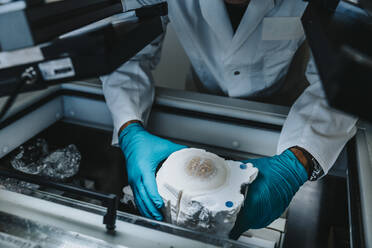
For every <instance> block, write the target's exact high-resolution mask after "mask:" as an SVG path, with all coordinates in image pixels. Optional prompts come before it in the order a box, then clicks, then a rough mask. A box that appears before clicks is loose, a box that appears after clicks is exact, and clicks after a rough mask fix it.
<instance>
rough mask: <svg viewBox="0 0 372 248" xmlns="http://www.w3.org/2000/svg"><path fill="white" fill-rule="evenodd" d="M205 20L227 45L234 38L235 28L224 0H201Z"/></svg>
mask: <svg viewBox="0 0 372 248" xmlns="http://www.w3.org/2000/svg"><path fill="white" fill-rule="evenodd" d="M199 2H200V9H201V12H202V15H203V17H204V19H205V21H206V22H207V23H208V25H209V26H210V27H211V29H212V30H213V31H214V33H215V34H216V35H217V37H218V39H220V40H221V41H222V42H223V43H224V44H226V47H227V46H229V45H230V44H231V41H232V39H233V35H234V32H233V29H232V26H231V22H230V18H229V16H228V14H227V11H226V8H225V3H224V0H199Z"/></svg>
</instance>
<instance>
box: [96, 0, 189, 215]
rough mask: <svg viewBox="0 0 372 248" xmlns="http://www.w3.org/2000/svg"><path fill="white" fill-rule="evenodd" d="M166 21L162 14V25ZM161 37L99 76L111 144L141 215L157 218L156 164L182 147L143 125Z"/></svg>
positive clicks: (148, 106) (158, 58) (129, 2)
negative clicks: (109, 119) (119, 153)
mask: <svg viewBox="0 0 372 248" xmlns="http://www.w3.org/2000/svg"><path fill="white" fill-rule="evenodd" d="M142 2H144V1H141V3H142ZM147 2H151V3H156V2H159V1H147ZM126 3H127V4H128V5H130V6H127V8H128V9H131V8H138V7H140V6H139V5H138V6H137V5H135V4H136V3H138V2H137V1H126ZM167 23H168V21H167V19H166V18H164V29H165V26H166V24H167ZM163 39H164V35H161V36H160V37H159V38H157V39H156V40H155V41H154V42H152V43H151V44H150V45H148V46H147V47H146V48H144V49H143V50H142V51H141V52H140V53H139V54H137V55H136V56H135V57H134V58H132V59H131V60H129V61H128V62H126V63H125V64H124V65H122V66H121V67H119V68H118V69H117V70H116V71H115V72H113V73H111V74H110V75H106V76H103V77H101V80H102V82H103V92H104V95H105V99H106V103H107V105H108V108H109V110H110V112H111V115H112V118H113V122H114V135H113V144H114V145H119V146H120V147H121V149H122V151H123V153H124V156H125V159H126V169H127V172H128V181H129V184H130V186H131V188H132V190H133V192H134V196H135V201H136V205H137V207H138V209H139V211H140V212H141V214H142V215H144V216H146V217H148V218H155V219H157V220H162V215H161V214H160V211H159V209H160V208H161V207H162V206H163V201H162V198H161V197H160V195H159V193H158V190H157V186H156V181H155V171H156V168H157V166H158V165H159V163H160V162H161V161H163V160H165V159H166V158H167V157H168V156H169V155H170V154H171V153H173V152H175V151H177V150H179V149H182V148H184V147H183V146H180V145H178V144H174V143H172V142H170V141H168V140H165V139H162V138H159V137H157V136H155V135H152V134H150V133H149V132H147V131H146V130H145V129H144V125H145V123H146V121H147V118H148V116H149V113H150V109H151V106H152V103H153V99H154V83H153V78H152V74H151V70H153V69H154V68H155V66H156V65H157V64H158V62H159V60H160V53H161V46H162V41H163Z"/></svg>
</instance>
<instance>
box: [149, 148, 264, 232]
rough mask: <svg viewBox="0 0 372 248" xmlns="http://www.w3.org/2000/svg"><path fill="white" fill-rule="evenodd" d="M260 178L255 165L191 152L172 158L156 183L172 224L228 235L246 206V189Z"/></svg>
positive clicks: (181, 151) (167, 161)
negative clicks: (243, 191)
mask: <svg viewBox="0 0 372 248" xmlns="http://www.w3.org/2000/svg"><path fill="white" fill-rule="evenodd" d="M257 174H258V170H257V169H256V168H254V167H253V166H252V165H251V164H242V162H239V161H231V160H225V159H223V158H221V157H219V156H217V155H215V154H213V153H210V152H206V151H204V150H201V149H194V148H189V149H182V150H180V151H177V152H175V153H173V154H171V156H169V158H168V159H167V160H166V161H165V162H164V163H163V165H162V167H161V168H160V170H159V171H158V173H157V176H156V181H157V185H158V190H159V193H160V195H161V196H162V198H163V200H164V202H165V205H166V206H169V207H170V209H169V211H170V216H169V218H168V221H169V222H171V223H173V224H176V225H179V226H183V227H187V228H191V229H194V230H198V231H203V232H208V233H218V234H219V235H228V233H229V232H230V230H231V229H232V227H233V226H234V224H235V220H236V217H237V214H238V213H239V210H240V208H241V206H242V204H243V202H244V196H243V194H242V191H241V189H242V186H243V185H248V184H250V183H252V182H253V181H254V179H255V178H256V177H257Z"/></svg>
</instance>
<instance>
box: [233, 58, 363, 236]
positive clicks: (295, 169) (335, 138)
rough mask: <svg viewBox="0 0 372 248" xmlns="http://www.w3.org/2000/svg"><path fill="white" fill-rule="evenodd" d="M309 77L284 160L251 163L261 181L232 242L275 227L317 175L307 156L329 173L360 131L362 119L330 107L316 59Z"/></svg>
mask: <svg viewBox="0 0 372 248" xmlns="http://www.w3.org/2000/svg"><path fill="white" fill-rule="evenodd" d="M306 77H307V79H308V81H309V82H310V86H309V87H308V88H307V89H306V90H305V91H304V92H303V94H302V95H301V96H300V97H299V99H297V101H296V102H295V104H294V105H293V106H292V108H291V111H290V113H289V115H288V117H287V120H286V122H285V124H284V127H283V130H282V133H281V135H280V138H279V144H278V154H280V155H277V156H274V157H271V158H262V159H255V160H249V161H246V162H251V163H253V165H254V166H256V167H257V168H258V169H259V176H258V177H257V179H256V180H255V181H254V182H253V183H252V185H251V186H250V188H249V190H248V195H247V198H246V200H245V205H244V207H243V209H242V210H241V211H240V213H239V216H238V219H237V222H236V224H235V226H234V229H233V230H232V232H231V237H232V238H238V237H239V236H240V235H241V234H242V233H243V232H245V231H246V230H248V229H250V228H254V229H255V228H262V227H265V226H267V225H269V224H270V223H271V222H272V221H274V220H275V219H276V218H278V217H280V215H281V214H282V213H283V212H284V211H285V209H286V208H287V207H288V205H289V203H290V202H291V199H292V198H293V196H294V195H295V193H296V192H297V191H298V189H299V188H300V186H301V185H302V184H304V183H305V182H306V181H307V180H308V178H309V173H310V171H311V168H309V164H308V163H309V161H308V160H307V158H306V156H304V154H303V152H302V151H304V152H305V153H307V154H310V156H312V157H313V158H315V159H316V160H317V162H318V163H319V164H320V165H321V167H322V169H323V171H324V173H327V172H328V171H329V169H330V168H331V167H332V165H333V164H334V162H335V161H336V159H337V157H338V155H339V154H340V152H341V150H342V149H343V147H344V146H345V144H346V142H347V141H348V140H349V139H350V138H351V137H353V135H354V134H355V132H356V127H355V124H356V122H357V119H356V118H354V117H351V116H348V115H346V114H344V113H341V112H339V111H337V110H334V109H331V108H330V107H329V106H328V104H327V101H326V99H325V95H324V92H323V89H322V85H321V82H320V79H319V76H318V73H317V70H316V67H315V64H314V61H313V59H310V62H309V64H308V67H307V72H306ZM296 147H297V148H296Z"/></svg>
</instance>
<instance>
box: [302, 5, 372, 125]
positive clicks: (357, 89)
mask: <svg viewBox="0 0 372 248" xmlns="http://www.w3.org/2000/svg"><path fill="white" fill-rule="evenodd" d="M328 2H329V3H330V4H329V5H327V4H325V3H328ZM335 6H337V7H336V8H335ZM302 22H303V26H304V29H305V32H306V36H307V39H308V41H309V44H310V47H311V50H312V52H313V55H314V58H315V62H316V65H317V68H318V71H319V74H320V78H321V80H322V83H323V87H324V90H325V92H326V95H327V98H328V101H329V104H330V105H331V106H332V107H335V108H338V109H341V110H343V111H346V112H349V113H351V114H355V115H358V116H360V117H362V118H365V119H367V120H372V114H371V111H370V106H372V98H371V97H370V96H371V93H372V84H371V79H372V46H371V44H372V19H371V17H370V16H368V14H367V13H366V12H365V11H364V10H363V9H362V8H361V7H360V6H358V5H355V4H352V3H350V2H346V1H319V0H313V1H310V3H309V5H308V7H307V9H306V11H305V13H304V16H303V18H302Z"/></svg>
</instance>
